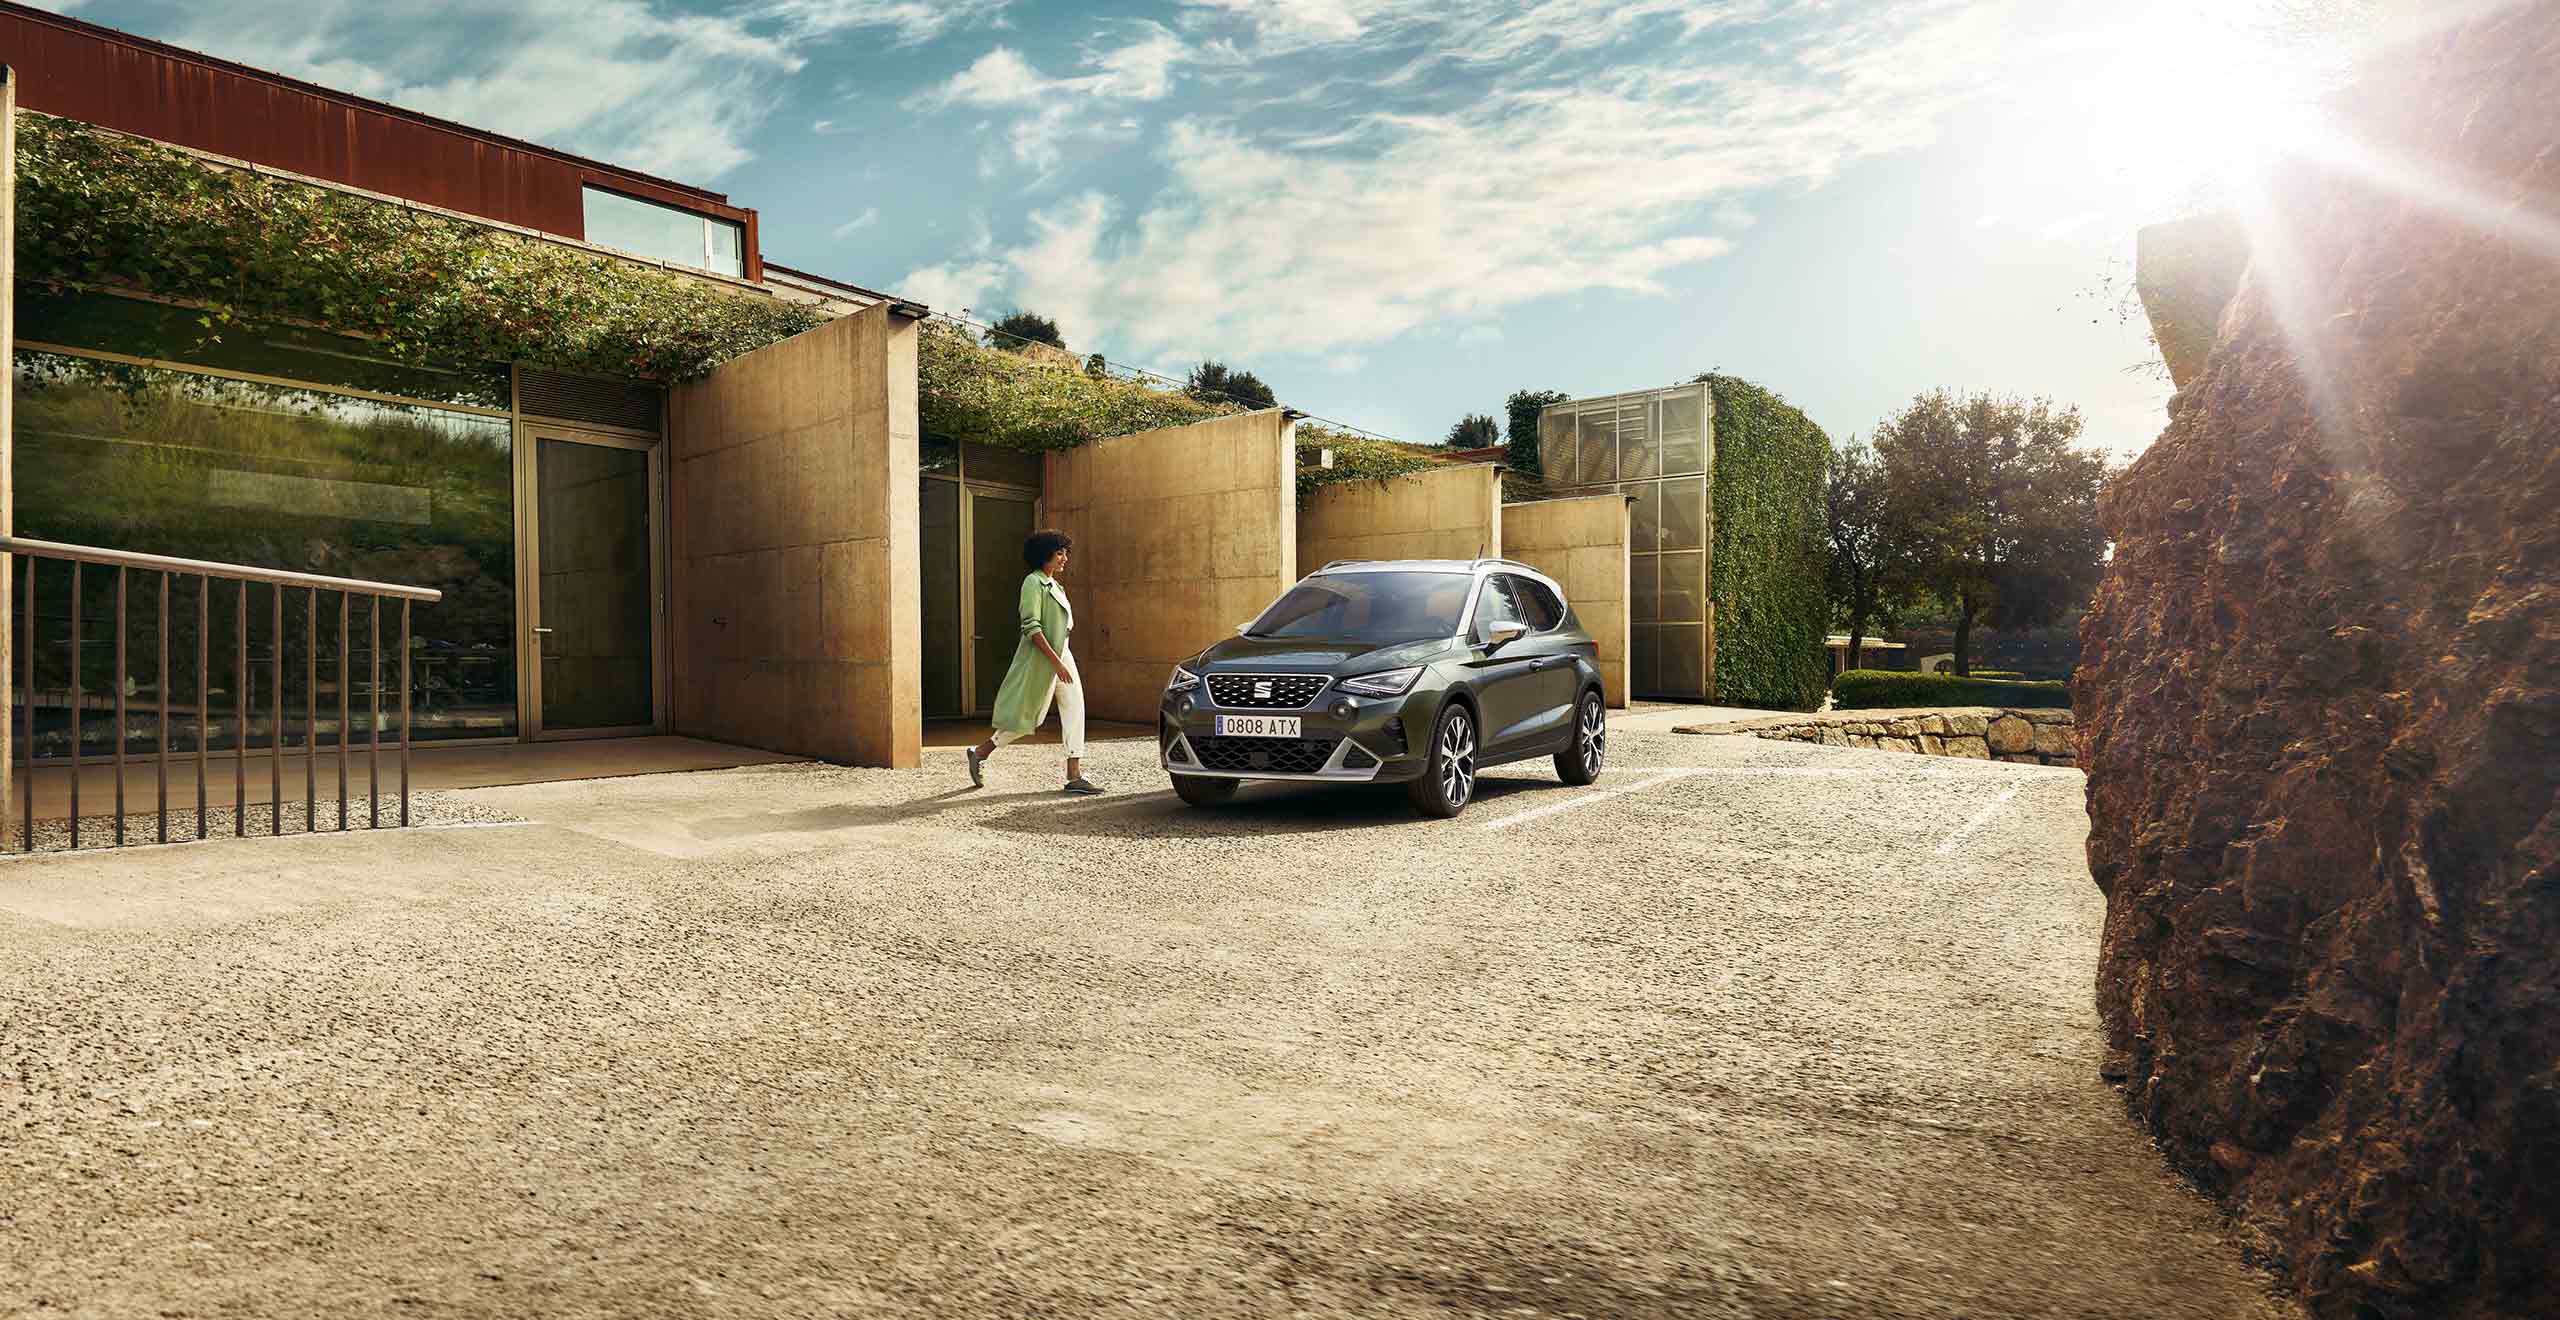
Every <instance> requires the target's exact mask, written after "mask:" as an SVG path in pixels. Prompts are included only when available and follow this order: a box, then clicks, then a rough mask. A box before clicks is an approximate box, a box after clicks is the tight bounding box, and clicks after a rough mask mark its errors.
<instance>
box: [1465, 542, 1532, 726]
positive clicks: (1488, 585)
mask: <svg viewBox="0 0 2560 1320" xmlns="http://www.w3.org/2000/svg"><path fill="white" fill-rule="evenodd" d="M1504 624H1515V625H1519V626H1521V627H1526V626H1527V621H1526V620H1524V619H1522V618H1521V617H1520V603H1519V600H1518V598H1517V597H1515V596H1514V595H1513V594H1512V588H1511V581H1510V579H1509V578H1508V577H1506V576H1504V575H1502V574H1499V573H1495V574H1490V575H1488V576H1487V577H1486V578H1485V580H1484V585H1483V586H1482V587H1480V588H1478V589H1477V591H1476V612H1475V619H1474V620H1473V622H1472V623H1471V624H1470V625H1469V629H1470V636H1469V637H1468V641H1469V643H1470V644H1471V645H1472V646H1473V647H1474V648H1475V650H1474V656H1473V658H1472V659H1471V660H1470V661H1469V662H1468V668H1469V669H1470V670H1471V671H1473V677H1474V679H1475V690H1476V707H1477V711H1478V713H1479V715H1480V716H1481V720H1480V722H1481V723H1482V724H1483V726H1484V727H1483V730H1482V732H1481V734H1480V735H1479V737H1478V741H1479V742H1480V743H1481V744H1482V746H1483V748H1484V750H1483V752H1482V753H1481V755H1482V757H1483V758H1484V759H1486V760H1500V759H1501V758H1502V757H1504V756H1505V755H1508V754H1509V753H1511V752H1512V751H1514V750H1516V748H1517V745H1518V744H1519V742H1520V740H1521V737H1522V731H1523V730H1525V729H1527V728H1528V727H1529V725H1530V724H1531V723H1532V722H1533V721H1534V720H1535V719H1536V718H1537V702H1538V694H1537V664H1538V658H1537V656H1536V655H1535V654H1533V653H1532V652H1531V650H1530V649H1529V643H1530V642H1531V641H1532V640H1533V637H1534V635H1532V636H1524V637H1522V638H1520V639H1519V640H1517V641H1514V642H1512V643H1511V644H1510V645H1508V646H1505V647H1501V648H1499V649H1497V648H1495V647H1494V645H1493V630H1494V629H1495V628H1496V627H1499V626H1501V625H1504Z"/></svg>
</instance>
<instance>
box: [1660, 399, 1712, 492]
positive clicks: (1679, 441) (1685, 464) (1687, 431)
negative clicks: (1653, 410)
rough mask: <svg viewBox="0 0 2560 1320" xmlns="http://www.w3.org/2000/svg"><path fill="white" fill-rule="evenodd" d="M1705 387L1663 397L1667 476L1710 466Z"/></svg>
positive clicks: (1663, 441)
mask: <svg viewBox="0 0 2560 1320" xmlns="http://www.w3.org/2000/svg"><path fill="white" fill-rule="evenodd" d="M1705 398H1706V394H1705V387H1703V386H1701V387H1699V388H1698V389H1696V390H1692V391H1690V392H1687V393H1684V394H1671V395H1665V396H1663V399H1662V467H1661V469H1660V470H1661V473H1662V475H1664V476H1666V477H1676V476H1680V475H1682V474H1684V473H1690V472H1696V471H1698V470H1699V469H1701V468H1704V467H1705V466H1706V451H1707V445H1706V433H1705V430H1704V428H1703V427H1702V426H1701V425H1700V422H1701V420H1702V418H1703V416H1704V405H1703V400H1704V399H1705Z"/></svg>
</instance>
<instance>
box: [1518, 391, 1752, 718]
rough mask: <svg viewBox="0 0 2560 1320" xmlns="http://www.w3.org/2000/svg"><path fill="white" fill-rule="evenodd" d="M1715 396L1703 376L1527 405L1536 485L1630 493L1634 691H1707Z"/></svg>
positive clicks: (1710, 683)
mask: <svg viewBox="0 0 2560 1320" xmlns="http://www.w3.org/2000/svg"><path fill="white" fill-rule="evenodd" d="M1715 450H1716V447H1715V403H1714V399H1713V397H1712V395H1711V394H1710V393H1709V390H1708V387H1707V386H1706V385H1705V384H1703V383H1700V384H1695V385H1676V386H1673V387H1671V388H1669V389H1660V390H1639V391H1636V392H1633V393H1628V394H1611V395H1604V396H1600V397H1597V398H1589V399H1574V400H1572V401H1570V402H1566V403H1555V404H1549V405H1548V406H1547V408H1546V410H1545V411H1543V412H1541V413H1539V414H1538V461H1539V464H1540V466H1541V468H1542V470H1543V472H1544V475H1545V479H1546V485H1547V488H1548V489H1549V490H1550V491H1551V492H1552V493H1554V494H1555V495H1557V496H1560V497H1564V498H1572V497H1575V496H1588V495H1599V494H1619V495H1624V496H1627V497H1628V498H1629V499H1630V501H1631V508H1630V511H1629V513H1630V516H1629V520H1628V521H1629V532H1628V538H1629V539H1628V546H1627V551H1628V578H1629V588H1628V590H1629V596H1630V605H1629V613H1630V616H1631V627H1632V634H1631V636H1630V638H1629V640H1628V651H1627V667H1628V674H1629V682H1630V684H1631V685H1632V687H1633V689H1634V694H1635V695H1636V696H1639V697H1665V698H1674V699H1681V700H1692V701H1703V700H1706V699H1707V698H1709V697H1711V696H1712V695H1714V692H1715V606H1714V603H1713V601H1712V600H1711V599H1710V596H1709V593H1708V584H1709V581H1710V578H1711V574H1712V573H1713V571H1714V564H1713V563H1712V562H1711V561H1712V559H1713V554H1712V552H1711V547H1712V546H1713V545H1714V544H1715V501H1714V497H1713V494H1712V490H1713V485H1714V477H1715V462H1716V451H1715Z"/></svg>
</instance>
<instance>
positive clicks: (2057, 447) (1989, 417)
mask: <svg viewBox="0 0 2560 1320" xmlns="http://www.w3.org/2000/svg"><path fill="white" fill-rule="evenodd" d="M2079 438H2080V413H2079V411H2078V410H2077V409H2074V408H2068V407H2065V408H2056V407H2055V406H2053V404H2052V403H2051V402H2049V401H2047V400H2044V399H2036V400H2033V401H2029V400H2023V399H2015V398H2000V397H1994V396H1992V395H1989V394H1975V395H1969V396H1966V397H1964V398H1961V399H1960V398H1957V397H1956V396H1954V395H1952V394H1949V393H1948V392H1947V391H1945V390H1934V391H1931V392H1930V393H1927V394H1923V395H1921V396H1920V397H1918V398H1916V399H1914V400H1912V401H1911V405H1910V406H1909V407H1907V408H1905V409H1903V410H1902V411H1901V412H1899V413H1896V414H1894V415H1893V416H1892V417H1889V418H1887V419H1885V422H1884V424H1883V425H1881V426H1879V427H1878V428H1876V436H1875V448H1876V454H1877V456H1878V458H1879V459H1880V460H1881V461H1882V463H1883V468H1884V489H1885V503H1886V505H1887V506H1888V509H1889V513H1890V517H1891V519H1892V520H1893V521H1894V522H1896V523H1898V524H1900V525H1901V526H1902V527H1903V528H1904V529H1905V531H1906V533H1907V535H1908V536H1909V538H1910V546H1911V564H1912V576H1913V578H1914V579H1915V580H1916V581H1917V582H1919V583H1921V584H1922V585H1924V586H1925V587H1926V588H1927V589H1928V590H1930V591H1931V592H1933V593H1935V594H1936V595H1937V596H1938V597H1939V598H1940V599H1941V600H1943V601H1945V602H1946V603H1947V604H1948V605H1949V606H1950V607H1951V608H1952V609H1953V610H1954V612H1955V625H1956V635H1955V656H1956V669H1957V671H1958V672H1959V673H1961V672H1963V671H1965V670H1967V669H1969V668H1971V662H1972V634H1973V625H1974V624H1975V622H1976V621H1977V620H1980V621H1987V622H1988V623H1990V624H1991V626H1992V627H1995V628H2032V627H2035V626H2037V625H2039V624H2044V623H2050V622H2052V621H2053V620H2054V619H2056V618H2058V617H2060V616H2061V615H2062V614H2064V613H2065V612H2067V611H2069V610H2072V609H2076V608H2078V607H2079V606H2080V605H2082V604H2084V603H2086V602H2087V600H2088V598H2089V591H2090V589H2091V588H2092V587H2093V586H2094V585H2095V584H2096V582H2097V577H2098V568H2099V564H2100V554H2101V552H2102V551H2103V549H2104V548H2105V537H2104V536H2103V535H2102V534H2101V533H2100V532H2099V530H2098V487H2099V486H2100V484H2101V483H2103V482H2104V481H2105V479H2106V460H2105V459H2104V458H2103V457H2101V456H2100V455H2099V454H2098V453H2097V452H2096V451H2094V450H2088V449H2082V448H2080V447H2078V446H2077V444H2076V443H2075V442H2076V441H2078V440H2079Z"/></svg>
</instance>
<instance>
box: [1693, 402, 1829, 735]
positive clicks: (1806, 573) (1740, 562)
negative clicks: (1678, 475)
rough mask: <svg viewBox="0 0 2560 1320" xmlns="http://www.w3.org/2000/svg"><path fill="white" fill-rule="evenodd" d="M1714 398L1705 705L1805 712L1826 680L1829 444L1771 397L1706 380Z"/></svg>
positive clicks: (1791, 408)
mask: <svg viewBox="0 0 2560 1320" xmlns="http://www.w3.org/2000/svg"><path fill="white" fill-rule="evenodd" d="M1699 379H1700V380H1703V381H1705V382H1706V383H1707V387H1708V391H1709V393H1710V394H1712V395H1713V396H1714V400H1715V423H1714V425H1715V445H1716V449H1715V490H1714V499H1715V537H1714V542H1713V544H1714V550H1713V557H1712V560H1711V562H1710V565H1709V569H1708V573H1709V576H1710V579H1711V581H1710V585H1709V588H1708V591H1709V594H1710V595H1711V596H1712V597H1713V598H1714V600H1715V609H1716V615H1715V618H1716V678H1715V696H1716V700H1718V701H1723V702H1730V703H1732V704H1735V705H1743V706H1765V707H1771V708H1775V709H1782V710H1811V709H1813V708H1814V707H1815V706H1818V705H1820V704H1821V702H1822V694H1823V692H1824V690H1825V689H1826V688H1827V686H1828V685H1829V682H1830V664H1829V661H1828V660H1827V659H1826V658H1825V657H1824V654H1823V637H1824V635H1825V633H1826V632H1827V631H1828V630H1829V626H1830V620H1831V610H1830V604H1829V601H1828V599H1827V598H1826V597H1825V595H1824V594H1823V573H1824V569H1825V568H1826V567H1827V566H1828V564H1829V554H1828V551H1827V548H1826V547H1825V546H1824V544H1823V521H1822V495H1823V487H1824V484H1825V481H1826V479H1827V477H1828V474H1829V464H1830V460H1831V438H1830V437H1829V436H1827V435H1824V434H1823V431H1822V428H1821V427H1819V426H1816V425H1814V424H1813V421H1812V419H1811V418H1808V417H1806V416H1805V415H1804V414H1803V413H1801V412H1798V411H1797V410H1796V409H1795V407H1794V406H1793V405H1791V404H1789V403H1788V402H1787V401H1786V400H1784V399H1781V398H1779V397H1778V396H1777V395H1775V394H1772V393H1770V392H1769V391H1767V390H1765V389H1762V388H1760V387H1759V386H1757V385H1754V384H1752V383H1751V382H1749V381H1747V380H1742V379H1739V378H1736V377H1733V376H1719V375H1714V374H1709V375H1705V376H1701V377H1699Z"/></svg>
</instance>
